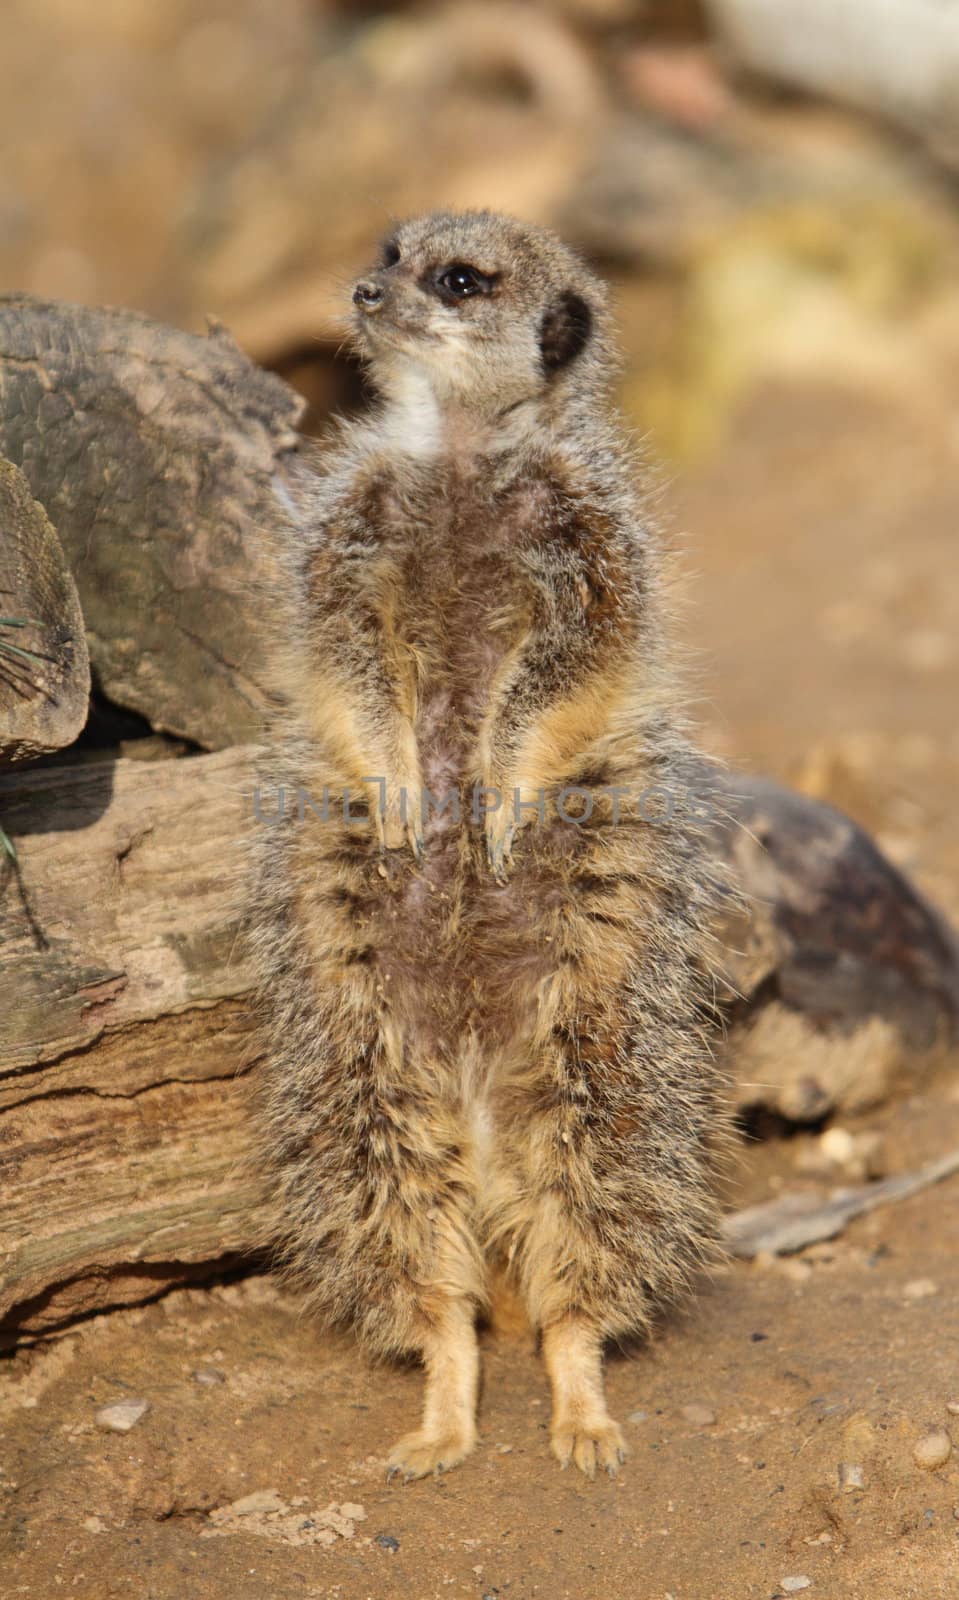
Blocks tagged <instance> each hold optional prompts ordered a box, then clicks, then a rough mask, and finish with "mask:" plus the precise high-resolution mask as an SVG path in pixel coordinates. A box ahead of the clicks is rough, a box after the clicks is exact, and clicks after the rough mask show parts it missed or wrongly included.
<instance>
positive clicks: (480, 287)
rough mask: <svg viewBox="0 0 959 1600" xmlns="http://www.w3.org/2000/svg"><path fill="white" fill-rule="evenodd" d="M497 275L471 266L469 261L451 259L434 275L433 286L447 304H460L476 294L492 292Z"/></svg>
mask: <svg viewBox="0 0 959 1600" xmlns="http://www.w3.org/2000/svg"><path fill="white" fill-rule="evenodd" d="M495 282H496V277H495V275H493V274H490V273H488V272H481V271H480V269H479V267H473V266H470V264H469V262H468V261H450V262H447V264H446V265H445V266H442V267H439V268H438V269H437V270H436V271H435V272H434V273H433V275H432V288H433V289H435V291H436V293H437V294H438V295H439V297H440V299H441V300H443V301H445V303H446V304H447V305H459V304H460V302H461V301H463V300H469V299H472V297H473V296H474V295H481V294H491V293H492V290H493V286H494V284H495Z"/></svg>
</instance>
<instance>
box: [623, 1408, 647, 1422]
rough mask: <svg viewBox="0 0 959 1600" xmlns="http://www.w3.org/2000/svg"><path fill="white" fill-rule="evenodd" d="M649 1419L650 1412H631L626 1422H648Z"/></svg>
mask: <svg viewBox="0 0 959 1600" xmlns="http://www.w3.org/2000/svg"><path fill="white" fill-rule="evenodd" d="M648 1417H649V1412H648V1411H631V1412H630V1413H629V1416H628V1417H627V1418H626V1421H627V1422H646V1421H647V1419H648Z"/></svg>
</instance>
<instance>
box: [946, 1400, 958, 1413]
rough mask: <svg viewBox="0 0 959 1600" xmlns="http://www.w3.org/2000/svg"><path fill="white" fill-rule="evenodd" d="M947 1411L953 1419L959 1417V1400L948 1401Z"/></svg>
mask: <svg viewBox="0 0 959 1600" xmlns="http://www.w3.org/2000/svg"><path fill="white" fill-rule="evenodd" d="M946 1410H947V1411H948V1413H949V1415H950V1416H951V1417H959V1400H947V1401H946Z"/></svg>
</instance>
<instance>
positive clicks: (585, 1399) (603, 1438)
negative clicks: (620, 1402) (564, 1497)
mask: <svg viewBox="0 0 959 1600" xmlns="http://www.w3.org/2000/svg"><path fill="white" fill-rule="evenodd" d="M543 1360H544V1362H545V1363H546V1371H547V1373H548V1374H549V1381H550V1387H551V1389H552V1394H553V1415H552V1420H551V1423H550V1444H551V1446H552V1451H553V1454H554V1456H555V1457H556V1459H557V1460H558V1461H559V1462H560V1464H561V1465H562V1466H564V1467H567V1466H568V1465H569V1463H570V1461H573V1462H575V1464H576V1466H577V1467H579V1469H580V1471H581V1472H585V1474H586V1476H587V1477H588V1478H592V1477H594V1476H595V1474H596V1468H597V1466H600V1467H603V1468H604V1469H605V1471H606V1472H607V1473H608V1474H609V1476H610V1477H611V1478H614V1477H615V1476H616V1473H617V1470H618V1468H619V1466H620V1463H621V1462H622V1461H623V1460H624V1459H625V1456H626V1447H625V1445H624V1443H623V1436H622V1434H621V1432H620V1430H619V1427H618V1425H617V1424H616V1423H615V1422H614V1421H613V1419H612V1417H611V1416H610V1415H609V1412H608V1411H607V1409H606V1395H605V1392H604V1389H603V1355H602V1337H601V1335H600V1332H599V1329H598V1328H597V1327H596V1326H595V1325H594V1324H593V1323H591V1322H588V1321H587V1320H586V1319H585V1318H582V1317H567V1318H565V1319H564V1320H563V1321H562V1322H554V1323H553V1324H552V1325H551V1326H550V1327H548V1328H544V1329H543Z"/></svg>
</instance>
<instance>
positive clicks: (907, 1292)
mask: <svg viewBox="0 0 959 1600" xmlns="http://www.w3.org/2000/svg"><path fill="white" fill-rule="evenodd" d="M938 1293H939V1285H938V1283H933V1281H932V1279H931V1278H913V1279H912V1280H911V1282H909V1283H907V1284H905V1285H904V1286H903V1291H902V1298H903V1299H904V1300H928V1299H929V1297H930V1295H934V1294H938Z"/></svg>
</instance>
